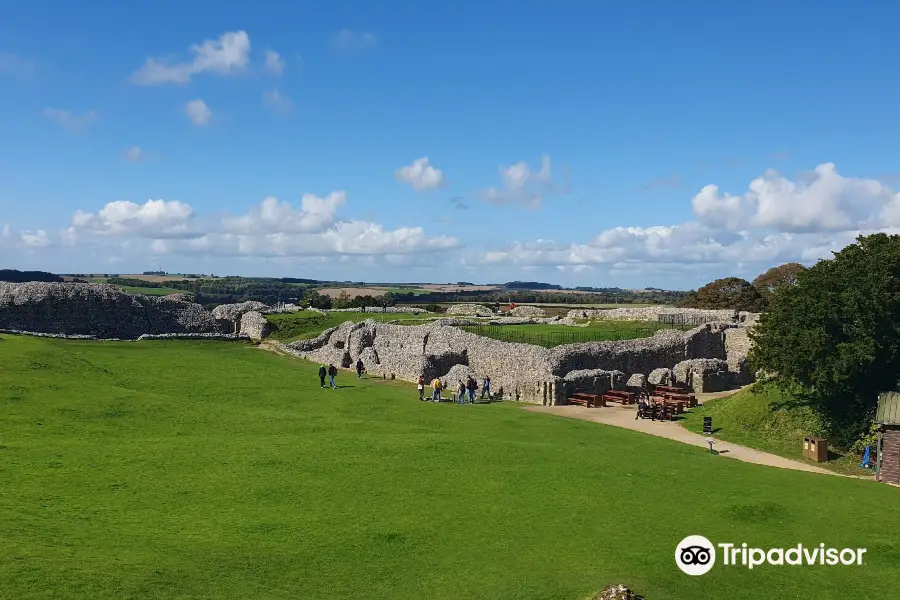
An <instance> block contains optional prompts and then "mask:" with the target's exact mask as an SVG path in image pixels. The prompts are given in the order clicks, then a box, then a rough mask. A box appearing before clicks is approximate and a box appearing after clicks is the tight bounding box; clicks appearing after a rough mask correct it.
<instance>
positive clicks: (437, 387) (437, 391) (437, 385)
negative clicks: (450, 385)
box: [431, 377, 443, 402]
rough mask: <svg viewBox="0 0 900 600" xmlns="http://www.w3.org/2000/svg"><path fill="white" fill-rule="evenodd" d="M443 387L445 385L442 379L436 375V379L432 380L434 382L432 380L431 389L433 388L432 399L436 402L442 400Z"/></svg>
mask: <svg viewBox="0 0 900 600" xmlns="http://www.w3.org/2000/svg"><path fill="white" fill-rule="evenodd" d="M442 388H443V385H442V384H441V380H440V379H438V378H437V377H435V378H434V380H432V382H431V389H432V392H431V399H432V400H434V401H435V402H440V401H441V389H442Z"/></svg>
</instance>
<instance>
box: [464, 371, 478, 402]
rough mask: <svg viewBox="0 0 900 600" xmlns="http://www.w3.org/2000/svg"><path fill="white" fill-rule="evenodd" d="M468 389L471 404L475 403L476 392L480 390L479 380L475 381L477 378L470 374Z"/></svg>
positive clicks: (467, 382) (467, 381) (467, 383)
mask: <svg viewBox="0 0 900 600" xmlns="http://www.w3.org/2000/svg"><path fill="white" fill-rule="evenodd" d="M466 389H467V390H468V391H469V404H475V392H477V391H478V382H476V381H475V378H474V377H472V376H469V378H468V379H467V380H466Z"/></svg>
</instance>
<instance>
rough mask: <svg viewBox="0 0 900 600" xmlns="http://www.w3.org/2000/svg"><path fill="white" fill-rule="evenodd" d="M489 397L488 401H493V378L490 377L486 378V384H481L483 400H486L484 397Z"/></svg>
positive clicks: (486, 376)
mask: <svg viewBox="0 0 900 600" xmlns="http://www.w3.org/2000/svg"><path fill="white" fill-rule="evenodd" d="M485 396H487V399H488V400H490V399H491V378H490V376H488V375H485V376H484V382H483V383H482V384H481V399H482V400H484V397H485Z"/></svg>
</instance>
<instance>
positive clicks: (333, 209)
mask: <svg viewBox="0 0 900 600" xmlns="http://www.w3.org/2000/svg"><path fill="white" fill-rule="evenodd" d="M346 201H347V195H346V194H345V193H344V192H343V191H337V192H332V193H330V194H328V195H327V196H325V197H324V198H320V197H318V196H316V195H315V194H303V197H302V198H301V199H300V209H299V210H297V209H295V208H294V207H293V206H291V205H290V204H289V203H288V202H282V201H280V200H278V198H275V197H273V196H269V197H267V198H265V199H264V200H263V201H262V203H260V205H259V207H258V208H252V209H250V211H249V212H248V213H247V214H246V215H243V216H240V217H225V218H224V219H223V220H222V225H223V227H224V228H225V230H226V231H227V232H229V233H236V234H244V235H250V234H269V233H285V234H291V233H319V232H322V231H324V230H326V229H328V228H329V227H332V226H333V225H334V224H335V220H336V216H335V215H336V213H337V211H338V209H339V208H341V207H342V206H344V204H345V203H346Z"/></svg>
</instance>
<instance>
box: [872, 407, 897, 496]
mask: <svg viewBox="0 0 900 600" xmlns="http://www.w3.org/2000/svg"><path fill="white" fill-rule="evenodd" d="M875 421H876V423H878V425H879V429H878V448H877V452H878V453H877V456H876V463H875V464H876V465H878V470H877V472H876V479H877V480H878V481H884V482H885V483H893V484H896V485H900V392H885V393H884V394H881V395H880V396H878V411H877V412H876V413H875Z"/></svg>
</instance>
